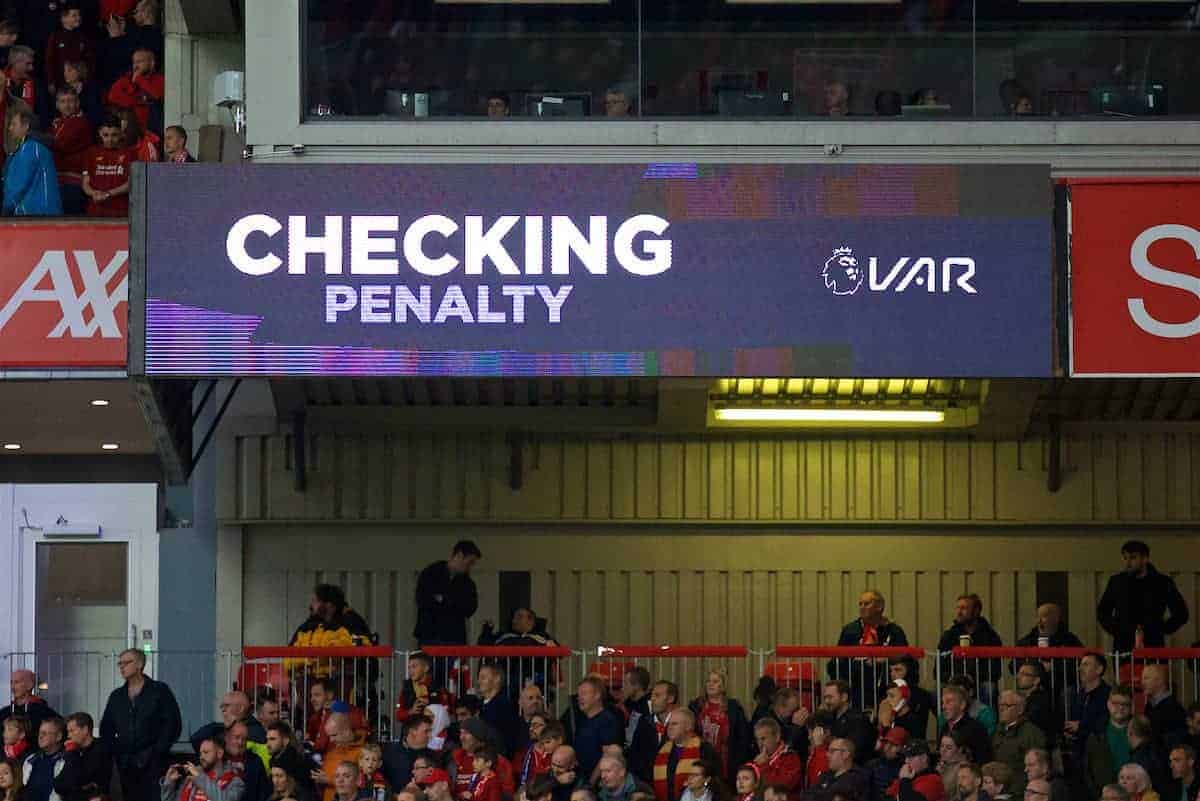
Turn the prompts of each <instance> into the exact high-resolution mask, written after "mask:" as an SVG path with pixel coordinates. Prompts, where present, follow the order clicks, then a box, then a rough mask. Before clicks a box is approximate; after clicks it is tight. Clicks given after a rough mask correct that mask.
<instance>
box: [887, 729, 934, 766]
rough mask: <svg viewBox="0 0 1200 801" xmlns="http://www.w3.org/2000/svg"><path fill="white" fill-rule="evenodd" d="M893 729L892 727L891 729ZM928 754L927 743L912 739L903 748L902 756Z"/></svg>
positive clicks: (906, 757)
mask: <svg viewBox="0 0 1200 801" xmlns="http://www.w3.org/2000/svg"><path fill="white" fill-rule="evenodd" d="M893 731H894V729H893ZM928 754H929V743H927V742H925V741H924V740H913V741H912V742H911V743H909V744H908V745H907V746H906V747H905V749H904V758H905V759H908V758H909V757H914V756H922V755H928Z"/></svg>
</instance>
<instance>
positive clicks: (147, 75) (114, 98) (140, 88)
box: [108, 48, 166, 128]
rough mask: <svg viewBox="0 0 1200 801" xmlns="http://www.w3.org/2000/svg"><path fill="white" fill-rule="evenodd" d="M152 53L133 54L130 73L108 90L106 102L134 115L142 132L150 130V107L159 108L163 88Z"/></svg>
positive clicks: (160, 74) (162, 81) (148, 51)
mask: <svg viewBox="0 0 1200 801" xmlns="http://www.w3.org/2000/svg"><path fill="white" fill-rule="evenodd" d="M155 69H156V65H155V58H154V52H153V51H151V50H147V49H145V48H138V49H137V50H135V51H133V71H132V72H129V73H127V74H126V75H122V76H121V77H120V79H118V80H117V82H116V83H114V84H113V85H112V88H111V89H109V90H108V102H109V103H111V104H112V105H114V106H116V107H117V108H122V109H130V110H132V111H133V112H134V113H135V114H137V118H138V122H139V123H140V124H141V126H142V128H148V127H150V111H151V107H152V106H153V107H157V108H161V107H162V102H163V94H164V93H165V91H166V84H165V82H164V79H163V74H162V73H161V72H155Z"/></svg>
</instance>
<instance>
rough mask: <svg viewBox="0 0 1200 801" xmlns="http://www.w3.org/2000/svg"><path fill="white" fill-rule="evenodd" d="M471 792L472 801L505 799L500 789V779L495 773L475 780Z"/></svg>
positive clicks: (498, 800)
mask: <svg viewBox="0 0 1200 801" xmlns="http://www.w3.org/2000/svg"><path fill="white" fill-rule="evenodd" d="M469 792H470V793H471V801H503V798H504V793H503V791H502V790H501V789H500V777H499V776H497V775H496V774H495V773H489V774H488V775H486V776H476V777H475V778H473V779H472V780H471V786H470V788H469Z"/></svg>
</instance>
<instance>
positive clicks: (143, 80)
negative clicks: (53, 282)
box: [0, 0, 195, 217]
mask: <svg viewBox="0 0 1200 801" xmlns="http://www.w3.org/2000/svg"><path fill="white" fill-rule="evenodd" d="M160 15H161V9H160V7H159V0H7V1H6V0H0V118H2V119H3V120H4V132H5V137H4V147H3V148H2V149H0V162H2V163H3V173H2V174H3V179H2V180H3V185H4V186H3V197H4V201H3V214H4V215H6V216H55V215H60V214H65V215H71V216H77V215H84V214H87V215H88V216H93V217H125V216H127V215H128V212H129V178H130V165H131V164H132V163H133V162H135V161H168V162H176V163H186V162H190V161H194V160H195V159H194V158H193V157H192V156H191V154H190V153H189V152H188V148H187V131H185V130H184V129H183V128H182V127H180V126H171V127H164V122H163V93H164V89H165V87H164V80H163V74H162V71H161V65H162V63H163V33H162V27H161V24H160Z"/></svg>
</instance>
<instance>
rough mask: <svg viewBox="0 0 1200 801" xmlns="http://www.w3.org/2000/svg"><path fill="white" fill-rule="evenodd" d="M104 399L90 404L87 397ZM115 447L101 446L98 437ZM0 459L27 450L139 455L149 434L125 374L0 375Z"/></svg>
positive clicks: (150, 446) (149, 449)
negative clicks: (18, 377)
mask: <svg viewBox="0 0 1200 801" xmlns="http://www.w3.org/2000/svg"><path fill="white" fill-rule="evenodd" d="M97 399H99V400H107V401H108V405H107V406H103V407H99V406H92V405H91V402H92V401H93V400H97ZM105 442H112V443H116V444H117V445H119V446H120V447H119V448H118V449H117V450H115V451H106V450H103V449H102V448H101V447H100V445H101V443H105ZM7 443H18V444H20V446H21V449H20V450H5V449H0V460H4V459H20V458H22V457H29V456H67V455H70V456H131V455H138V456H145V455H149V454H153V453H154V452H155V448H154V439H153V437H151V435H150V431H149V429H148V428H147V426H146V421H145V419H144V418H143V416H142V412H141V410H140V408H139V407H138V404H137V402H136V401H135V398H134V385H133V383H132V382H131V381H127V380H119V379H114V380H109V379H97V380H75V379H67V380H52V381H0V445H3V444H7Z"/></svg>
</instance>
